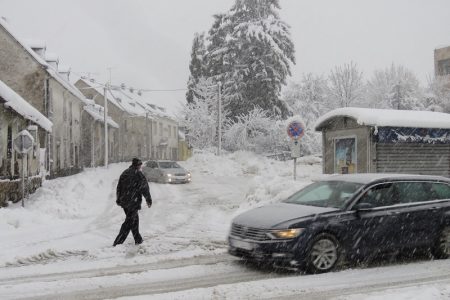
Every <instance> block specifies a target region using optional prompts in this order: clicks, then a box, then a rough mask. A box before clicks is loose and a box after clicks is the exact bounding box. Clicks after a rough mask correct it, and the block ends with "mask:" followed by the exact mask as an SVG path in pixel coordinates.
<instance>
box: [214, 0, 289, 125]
mask: <svg viewBox="0 0 450 300" xmlns="http://www.w3.org/2000/svg"><path fill="white" fill-rule="evenodd" d="M278 9H280V6H279V3H278V0H236V3H235V4H234V5H233V7H232V8H231V9H230V11H229V12H228V13H227V14H222V15H216V16H215V22H214V24H213V26H212V28H211V30H210V31H209V36H208V41H209V45H208V47H207V49H208V51H207V58H206V61H207V66H206V69H207V73H208V75H209V76H211V77H213V78H214V80H216V81H220V82H222V85H223V90H222V92H223V99H224V105H225V107H227V108H228V110H229V111H230V116H231V117H232V118H237V117H238V116H241V115H245V114H247V113H248V112H250V111H252V110H253V108H254V107H255V106H258V107H260V108H262V109H263V110H266V111H268V112H269V114H270V115H274V116H283V117H285V116H287V115H288V114H289V111H288V108H287V105H286V103H285V102H284V101H283V100H282V99H281V97H280V92H281V87H282V85H284V84H285V83H286V78H287V76H289V75H290V74H291V71H290V67H291V64H292V63H295V57H294V45H293V43H292V41H291V39H290V32H289V26H288V25H287V24H286V23H285V22H283V21H282V20H280V18H279V15H278V12H277V10H278Z"/></svg>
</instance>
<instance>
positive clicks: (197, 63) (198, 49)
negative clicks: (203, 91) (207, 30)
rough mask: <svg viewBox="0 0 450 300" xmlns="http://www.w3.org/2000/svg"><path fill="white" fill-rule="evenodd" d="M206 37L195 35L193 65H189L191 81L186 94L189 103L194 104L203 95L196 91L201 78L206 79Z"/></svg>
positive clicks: (192, 52)
mask: <svg viewBox="0 0 450 300" xmlns="http://www.w3.org/2000/svg"><path fill="white" fill-rule="evenodd" d="M205 51H206V48H205V36H204V34H198V33H196V34H195V37H194V41H193V43H192V51H191V63H190V65H189V71H190V73H191V74H190V76H189V81H188V91H187V92H186V100H187V102H188V103H193V102H194V98H201V95H199V93H198V92H197V91H196V90H197V85H198V83H199V81H200V79H201V78H203V77H204V75H205V74H204V67H205V64H204V61H203V60H204V56H205Z"/></svg>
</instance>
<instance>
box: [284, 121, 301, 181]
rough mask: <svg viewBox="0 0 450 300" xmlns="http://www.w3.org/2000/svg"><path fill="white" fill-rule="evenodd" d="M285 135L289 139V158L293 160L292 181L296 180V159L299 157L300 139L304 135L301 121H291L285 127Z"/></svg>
mask: <svg viewBox="0 0 450 300" xmlns="http://www.w3.org/2000/svg"><path fill="white" fill-rule="evenodd" d="M287 134H288V136H289V137H290V138H291V145H290V148H291V157H292V158H293V159H294V180H297V158H298V157H300V141H299V140H300V139H301V138H302V136H303V135H304V134H305V125H303V123H302V122H301V121H298V120H296V121H292V122H290V123H289V125H288V127H287Z"/></svg>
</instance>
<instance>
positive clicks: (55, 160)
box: [0, 18, 186, 206]
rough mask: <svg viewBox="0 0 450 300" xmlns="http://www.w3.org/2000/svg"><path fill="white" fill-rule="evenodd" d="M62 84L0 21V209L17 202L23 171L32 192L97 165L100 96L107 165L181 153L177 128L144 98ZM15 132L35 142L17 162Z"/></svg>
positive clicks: (56, 70) (38, 52) (129, 91)
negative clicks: (45, 181) (50, 180)
mask: <svg viewBox="0 0 450 300" xmlns="http://www.w3.org/2000/svg"><path fill="white" fill-rule="evenodd" d="M69 76H70V69H69V68H67V67H63V66H62V65H61V63H60V61H59V58H58V56H57V55H54V54H52V53H49V52H48V51H47V49H46V46H45V43H42V42H39V41H33V40H22V39H20V38H19V37H18V36H17V35H16V34H15V33H14V31H13V29H12V28H11V27H10V25H9V24H8V23H7V22H6V21H5V20H4V19H2V18H0V206H2V205H6V204H7V203H8V201H18V200H19V199H20V198H21V193H20V192H19V191H20V190H21V181H20V180H19V178H20V177H21V175H22V173H21V172H22V170H25V171H24V175H25V176H26V178H27V180H26V182H27V183H26V190H27V192H33V191H34V190H36V188H38V187H39V186H41V183H42V179H43V178H44V177H47V178H55V177H59V176H67V175H72V174H75V173H78V172H80V171H81V170H82V169H83V168H86V167H96V166H99V165H102V164H103V162H104V160H105V157H104V155H105V139H104V136H105V124H104V107H103V105H104V101H105V96H106V99H107V104H108V107H107V108H108V109H107V112H108V117H107V128H108V150H109V151H108V153H109V155H108V159H109V161H110V162H121V161H129V160H131V158H132V157H141V158H142V159H149V158H153V159H171V160H179V159H180V152H181V151H180V147H181V148H182V152H185V148H186V144H185V142H184V141H183V139H182V137H183V133H182V132H179V127H178V125H177V122H176V121H175V120H174V119H173V118H171V117H170V116H169V115H168V114H167V113H166V111H165V109H164V108H162V107H158V106H156V105H154V104H152V102H151V100H150V99H149V98H148V96H146V95H143V94H142V93H141V92H139V91H136V90H134V89H133V88H130V87H127V86H125V85H124V84H122V85H121V86H118V87H115V88H113V89H109V90H106V95H105V89H104V88H103V86H102V85H101V84H99V83H98V82H95V81H94V80H92V79H82V78H81V79H79V80H78V81H76V82H74V83H73V82H71V81H70V78H69ZM22 130H28V132H29V133H30V134H31V136H32V137H33V138H34V144H33V148H32V150H31V151H30V152H29V153H28V154H27V156H24V157H22V156H21V155H20V154H18V153H17V152H16V151H15V149H14V146H13V141H14V138H15V137H16V136H17V135H18V133H19V132H21V131H22ZM22 164H24V165H22Z"/></svg>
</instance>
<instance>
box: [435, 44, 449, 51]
mask: <svg viewBox="0 0 450 300" xmlns="http://www.w3.org/2000/svg"><path fill="white" fill-rule="evenodd" d="M444 48H450V44H448V45H439V46H437V47H436V48H434V49H435V50H438V49H444Z"/></svg>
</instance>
